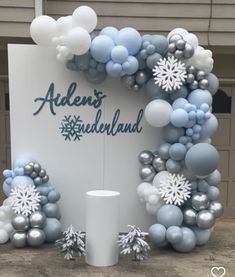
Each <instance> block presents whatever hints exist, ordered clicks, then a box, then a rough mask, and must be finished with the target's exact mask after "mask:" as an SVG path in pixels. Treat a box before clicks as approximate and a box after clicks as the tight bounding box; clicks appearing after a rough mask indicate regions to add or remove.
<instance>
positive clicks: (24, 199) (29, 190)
mask: <svg viewBox="0 0 235 277" xmlns="http://www.w3.org/2000/svg"><path fill="white" fill-rule="evenodd" d="M9 203H10V205H11V207H12V209H13V210H14V212H15V213H16V214H23V215H25V216H28V215H30V214H31V213H33V212H35V211H37V210H38V208H39V206H40V194H39V192H38V191H37V189H36V188H35V186H31V185H26V184H19V185H18V186H16V187H14V188H13V189H12V190H11V193H10V197H9Z"/></svg>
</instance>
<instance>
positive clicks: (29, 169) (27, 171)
mask: <svg viewBox="0 0 235 277" xmlns="http://www.w3.org/2000/svg"><path fill="white" fill-rule="evenodd" d="M32 172H33V166H32V165H30V164H27V165H26V166H25V167H24V173H25V174H27V175H30V174H31V173H32Z"/></svg>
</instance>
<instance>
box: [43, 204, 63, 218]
mask: <svg viewBox="0 0 235 277" xmlns="http://www.w3.org/2000/svg"><path fill="white" fill-rule="evenodd" d="M42 210H43V212H44V213H45V215H46V217H51V218H56V216H57V214H58V211H59V206H58V205H57V204H56V203H47V204H45V205H44V206H43V207H42Z"/></svg>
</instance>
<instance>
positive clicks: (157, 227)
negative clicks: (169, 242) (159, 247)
mask: <svg viewBox="0 0 235 277" xmlns="http://www.w3.org/2000/svg"><path fill="white" fill-rule="evenodd" d="M148 233H149V239H150V240H151V241H152V242H154V243H156V244H160V243H163V242H164V241H165V239H166V227H165V226H163V225H162V224H153V225H152V226H150V228H149V231H148Z"/></svg>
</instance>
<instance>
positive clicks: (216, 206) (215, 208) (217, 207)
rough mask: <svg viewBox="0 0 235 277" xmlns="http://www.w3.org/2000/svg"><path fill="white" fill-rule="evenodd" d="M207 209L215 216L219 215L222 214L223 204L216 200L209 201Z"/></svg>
mask: <svg viewBox="0 0 235 277" xmlns="http://www.w3.org/2000/svg"><path fill="white" fill-rule="evenodd" d="M208 210H209V211H210V212H211V213H213V214H214V216H215V217H220V216H221V215H222V214H223V210H224V208H223V205H222V204H221V203H220V202H218V201H212V202H210V205H209V208H208Z"/></svg>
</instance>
